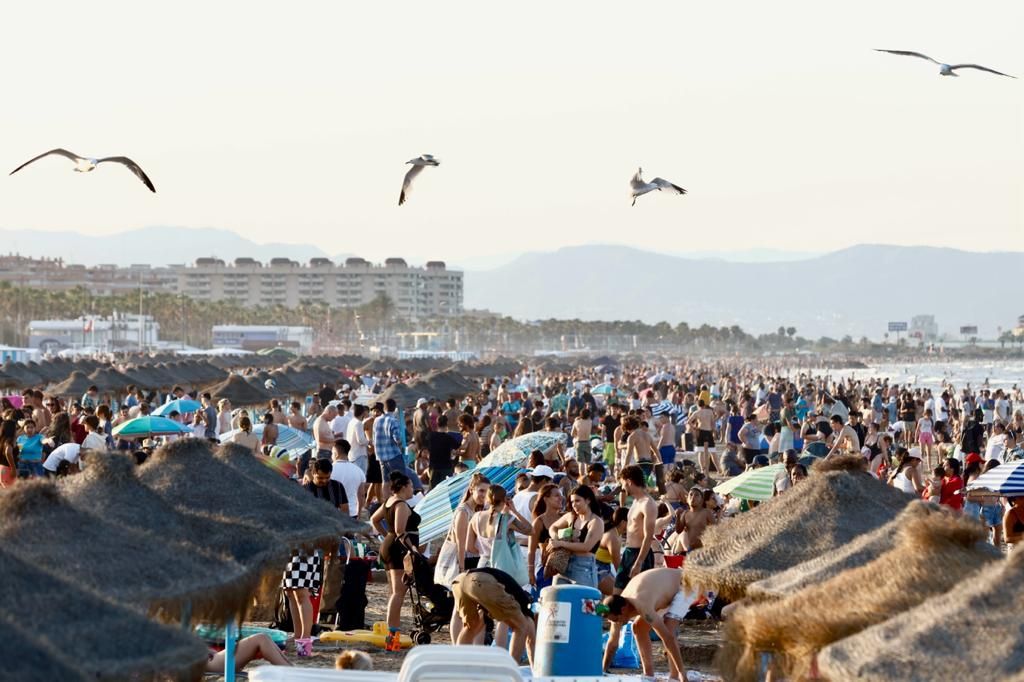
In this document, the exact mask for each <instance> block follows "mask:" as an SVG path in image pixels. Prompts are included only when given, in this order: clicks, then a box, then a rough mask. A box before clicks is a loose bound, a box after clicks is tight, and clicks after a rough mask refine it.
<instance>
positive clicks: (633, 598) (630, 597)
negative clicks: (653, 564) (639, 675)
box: [604, 568, 695, 680]
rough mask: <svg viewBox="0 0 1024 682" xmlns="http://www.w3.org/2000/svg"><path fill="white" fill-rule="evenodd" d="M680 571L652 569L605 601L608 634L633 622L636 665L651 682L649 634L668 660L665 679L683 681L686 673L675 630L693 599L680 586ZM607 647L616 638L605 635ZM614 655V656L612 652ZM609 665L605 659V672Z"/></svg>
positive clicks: (608, 659) (652, 675) (608, 660)
mask: <svg viewBox="0 0 1024 682" xmlns="http://www.w3.org/2000/svg"><path fill="white" fill-rule="evenodd" d="M682 577H683V571H682V569H679V568H654V569H651V570H649V571H645V572H644V573H642V574H641V575H639V576H637V577H636V578H635V579H634V580H632V581H630V583H629V585H627V586H626V589H624V590H622V594H616V595H613V596H611V597H606V598H605V600H604V603H605V606H607V607H608V620H609V621H611V623H612V630H613V631H614V630H616V629H618V628H621V627H622V624H623V623H625V622H627V621H629V620H630V619H633V635H634V636H635V637H636V643H637V648H638V649H639V650H640V665H641V666H642V668H643V674H644V677H646V678H648V679H654V655H653V652H652V651H651V630H652V629H653V630H654V631H655V632H656V633H658V637H659V638H660V639H661V642H662V644H663V645H664V646H665V653H666V654H668V658H669V679H673V680H685V679H686V669H685V668H684V666H683V656H682V654H681V653H680V651H679V642H678V640H677V639H676V627H677V626H678V625H679V621H681V620H682V619H683V617H684V616H685V615H686V612H687V611H688V610H689V609H690V604H691V603H692V602H693V598H692V597H693V596H695V595H689V594H688V593H687V592H686V590H684V589H683V587H682V585H681V580H682ZM613 638H614V639H613ZM608 641H609V643H611V642H612V641H615V642H616V643H617V642H618V637H617V636H615V635H614V634H613V635H609V637H608ZM612 655H613V656H614V655H615V652H614V651H613V652H612ZM610 661H611V659H610V658H609V656H608V655H607V652H606V655H605V661H604V662H605V670H607V669H608V665H607V664H608V663H609V662H610Z"/></svg>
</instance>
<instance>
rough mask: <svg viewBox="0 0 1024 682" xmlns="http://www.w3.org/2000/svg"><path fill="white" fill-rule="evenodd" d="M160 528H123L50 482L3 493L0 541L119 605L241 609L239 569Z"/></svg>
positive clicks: (217, 611) (221, 612) (218, 611)
mask: <svg viewBox="0 0 1024 682" xmlns="http://www.w3.org/2000/svg"><path fill="white" fill-rule="evenodd" d="M163 530H164V529H163V528H162V527H150V528H147V529H139V528H138V527H136V528H126V527H124V526H120V525H117V524H114V523H111V522H108V521H106V520H104V519H103V518H101V517H99V516H96V515H94V514H92V513H89V512H86V511H83V510H82V509H80V508H76V507H73V506H71V504H70V503H69V502H68V501H67V500H65V499H64V498H63V497H61V496H60V494H59V492H58V489H57V487H56V484H55V483H54V482H52V481H45V480H35V481H23V482H21V483H19V484H18V485H17V486H14V488H12V489H11V490H9V491H7V493H5V494H4V495H0V546H3V547H4V549H6V550H8V551H9V552H11V553H12V554H14V555H15V556H17V557H18V558H20V559H22V560H24V561H27V562H28V563H30V564H32V565H35V566H40V567H42V566H59V567H60V570H61V572H62V573H63V574H66V575H70V576H74V578H75V581H76V582H78V583H80V584H82V585H84V586H86V587H89V588H91V589H93V590H94V591H96V592H98V593H99V594H102V595H104V596H107V597H109V598H111V599H114V600H115V601H118V602H120V603H122V604H127V605H130V606H133V607H136V608H141V609H149V610H151V611H153V612H163V613H166V614H168V615H176V614H178V613H180V612H181V610H182V607H183V606H184V605H185V604H192V605H193V611H194V612H196V614H197V616H198V615H208V616H209V617H212V618H221V617H227V616H229V615H233V614H234V613H240V612H241V611H243V610H244V608H245V605H246V603H245V599H246V597H247V596H248V595H247V594H246V593H244V592H243V591H242V590H239V589H235V590H233V591H232V590H231V589H230V588H231V586H233V585H238V584H239V581H240V579H241V578H242V577H243V572H242V568H241V566H239V565H238V564H236V563H234V562H232V561H228V560H225V559H222V558H219V557H216V556H214V555H212V554H210V553H208V552H206V551H204V550H202V549H199V548H197V547H193V546H186V545H180V544H178V545H176V544H175V543H172V542H168V541H167V539H166V538H165V537H164V536H163Z"/></svg>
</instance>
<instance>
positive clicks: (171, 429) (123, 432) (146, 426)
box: [113, 416, 189, 438]
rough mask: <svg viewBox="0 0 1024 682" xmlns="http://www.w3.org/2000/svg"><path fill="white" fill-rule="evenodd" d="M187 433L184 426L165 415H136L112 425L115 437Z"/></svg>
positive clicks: (186, 428)
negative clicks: (133, 417)
mask: <svg viewBox="0 0 1024 682" xmlns="http://www.w3.org/2000/svg"><path fill="white" fill-rule="evenodd" d="M182 433H189V429H188V427H186V426H183V425H181V424H179V423H178V422H176V421H174V420H173V419H167V418H166V417H153V416H148V417H136V418H135V419H129V420H128V421H126V422H124V423H122V424H118V425H117V426H115V427H114V431H113V434H114V437H115V438H152V437H153V436H176V435H179V434H182Z"/></svg>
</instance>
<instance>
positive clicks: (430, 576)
mask: <svg viewBox="0 0 1024 682" xmlns="http://www.w3.org/2000/svg"><path fill="white" fill-rule="evenodd" d="M405 561H406V567H407V569H406V574H405V584H406V586H407V587H408V588H409V601H410V603H411V604H412V619H413V626H414V627H415V629H414V630H413V631H412V633H411V637H412V641H414V642H416V643H417V644H430V633H431V632H437V631H438V630H440V629H441V628H443V627H444V626H446V625H448V622H449V621H450V620H451V617H452V611H453V610H454V609H455V598H454V597H452V592H451V590H449V589H448V588H447V587H445V586H444V585H438V584H437V583H435V582H434V567H433V566H431V565H430V562H429V561H427V558H426V557H425V556H423V555H422V554H418V553H416V552H410V553H409V554H407V555H406V557H405ZM409 569H411V570H409Z"/></svg>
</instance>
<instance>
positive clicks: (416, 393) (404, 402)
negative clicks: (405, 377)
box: [378, 383, 435, 409]
mask: <svg viewBox="0 0 1024 682" xmlns="http://www.w3.org/2000/svg"><path fill="white" fill-rule="evenodd" d="M433 397H435V396H434V395H432V394H431V393H430V392H428V391H426V390H423V388H412V387H411V386H406V385H405V384H403V383H397V384H394V385H393V386H390V387H388V389H387V390H386V391H384V392H383V393H381V394H380V398H378V400H379V401H380V402H384V401H385V400H387V399H388V398H391V399H392V400H394V401H395V404H396V405H398V406H399V407H401V408H403V409H409V408H412V407H415V406H416V401H417V400H419V399H420V398H433Z"/></svg>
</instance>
